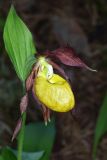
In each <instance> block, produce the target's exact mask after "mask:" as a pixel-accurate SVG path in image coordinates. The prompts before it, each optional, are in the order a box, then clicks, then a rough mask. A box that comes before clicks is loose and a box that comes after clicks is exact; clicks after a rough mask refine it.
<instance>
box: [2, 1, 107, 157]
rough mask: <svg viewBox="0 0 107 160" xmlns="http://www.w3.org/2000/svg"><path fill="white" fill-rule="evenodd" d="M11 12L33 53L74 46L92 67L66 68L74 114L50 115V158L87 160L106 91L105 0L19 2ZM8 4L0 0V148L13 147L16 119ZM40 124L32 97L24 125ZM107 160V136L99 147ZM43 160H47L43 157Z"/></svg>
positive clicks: (18, 95) (17, 89)
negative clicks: (7, 37)
mask: <svg viewBox="0 0 107 160" xmlns="http://www.w3.org/2000/svg"><path fill="white" fill-rule="evenodd" d="M13 3H14V6H15V8H16V11H17V12H18V14H19V15H20V17H21V18H22V19H23V21H24V22H25V23H26V25H27V26H28V27H29V29H30V30H31V32H32V34H33V37H34V41H35V46H36V48H37V50H38V52H43V51H46V50H47V49H48V50H54V49H56V48H58V47H60V46H62V45H69V46H71V47H73V48H74V49H75V50H76V52H77V54H78V55H79V56H80V57H82V58H83V60H84V61H85V62H86V63H87V64H88V65H89V66H90V67H92V68H93V69H97V70H98V72H97V73H94V72H91V71H88V70H85V69H75V68H65V70H66V72H67V74H69V76H70V79H71V82H72V83H71V85H72V88H73V91H74V94H75V99H76V106H75V111H74V112H68V113H54V114H52V116H53V115H54V116H55V126H56V127H55V128H56V129H55V130H56V136H55V141H54V145H53V149H52V153H51V158H50V159H51V160H59V159H60V160H91V159H92V156H91V151H92V145H93V138H94V132H95V125H96V120H97V117H98V113H99V109H100V107H101V105H102V101H103V99H104V96H105V93H106V91H107V2H106V0H97V1H96V0H75V1H73V0H57V1H53V0H45V1H42V0H18V1H13ZM10 5H11V1H8V0H5V1H3V0H0V147H3V146H7V145H9V146H13V147H15V146H16V142H15V141H14V142H13V143H11V136H12V133H13V129H14V127H15V125H16V121H17V119H18V117H19V115H20V113H19V103H20V98H21V96H22V93H21V84H20V81H19V80H18V78H17V76H16V73H15V71H14V69H13V66H12V64H11V62H10V60H9V57H8V55H7V54H6V52H5V49H4V43H3V28H4V24H5V20H6V17H7V14H8V11H9V8H10ZM40 120H43V118H42V114H41V112H39V111H38V109H37V107H36V105H35V103H34V100H33V98H32V96H30V103H29V108H28V111H27V124H28V123H29V122H36V121H40ZM97 157H98V159H99V160H100V159H101V160H107V136H105V137H104V138H103V140H102V141H101V143H100V145H99V149H98V155H97ZM46 160H47V159H46Z"/></svg>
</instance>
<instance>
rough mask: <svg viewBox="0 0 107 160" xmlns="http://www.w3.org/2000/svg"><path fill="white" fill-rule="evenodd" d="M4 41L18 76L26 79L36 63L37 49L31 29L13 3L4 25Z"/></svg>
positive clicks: (22, 79)
mask: <svg viewBox="0 0 107 160" xmlns="http://www.w3.org/2000/svg"><path fill="white" fill-rule="evenodd" d="M4 43H5V48H6V50H7V53H8V55H9V57H10V59H11V61H12V63H13V65H14V68H15V70H16V73H17V75H18V77H19V78H20V79H21V81H25V79H26V78H27V76H28V74H29V72H30V70H31V67H32V64H33V63H34V53H35V52H36V50H35V46H34V43H33V39H32V35H31V33H30V31H29V29H28V28H27V27H26V25H25V24H24V23H23V21H22V20H21V19H20V18H19V16H18V15H17V13H16V11H15V9H14V7H13V5H12V6H11V8H10V11H9V14H8V17H7V20H6V24H5V27H4ZM29 59H30V63H29V65H28V64H27V62H28V61H29ZM32 59H33V60H32Z"/></svg>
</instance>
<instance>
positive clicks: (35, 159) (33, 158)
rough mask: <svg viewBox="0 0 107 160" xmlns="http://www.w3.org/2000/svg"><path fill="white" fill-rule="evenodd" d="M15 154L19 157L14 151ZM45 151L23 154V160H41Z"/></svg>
mask: <svg viewBox="0 0 107 160" xmlns="http://www.w3.org/2000/svg"><path fill="white" fill-rule="evenodd" d="M13 153H14V154H15V155H16V156H17V154H18V152H17V151H16V150H13ZM43 153H44V151H39V152H22V160H40V158H41V157H42V156H43Z"/></svg>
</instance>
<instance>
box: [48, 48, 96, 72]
mask: <svg viewBox="0 0 107 160" xmlns="http://www.w3.org/2000/svg"><path fill="white" fill-rule="evenodd" d="M47 57H50V58H52V60H55V59H56V60H57V61H58V60H59V61H60V62H61V63H63V64H65V65H67V66H74V67H82V68H86V69H88V70H91V71H96V70H93V69H91V68H90V67H88V66H87V65H86V64H85V63H84V62H83V61H82V60H81V59H80V58H79V57H78V55H77V54H76V53H75V51H74V49H72V48H71V47H62V48H58V49H56V50H54V51H48V52H47Z"/></svg>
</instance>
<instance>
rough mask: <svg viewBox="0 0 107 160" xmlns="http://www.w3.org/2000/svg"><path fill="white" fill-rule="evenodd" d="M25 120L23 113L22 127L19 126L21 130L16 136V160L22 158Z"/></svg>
mask: <svg viewBox="0 0 107 160" xmlns="http://www.w3.org/2000/svg"><path fill="white" fill-rule="evenodd" d="M25 121H26V113H23V115H22V127H21V131H20V133H19V138H18V156H17V160H22V152H23V141H24V131H25Z"/></svg>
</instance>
